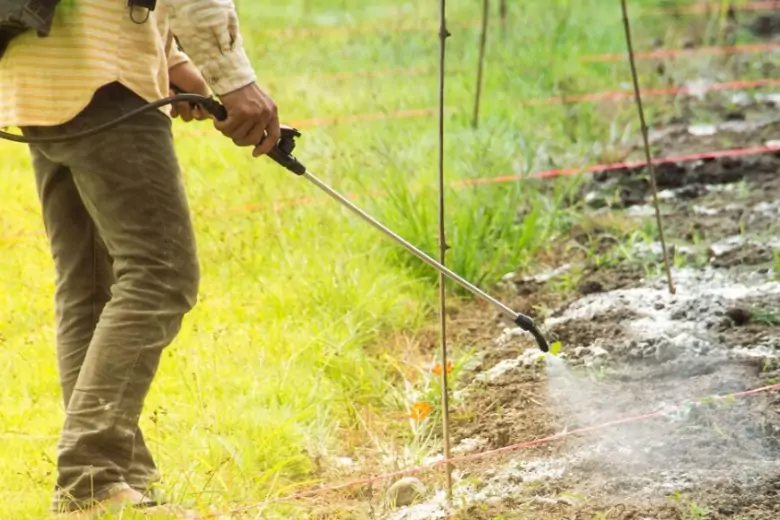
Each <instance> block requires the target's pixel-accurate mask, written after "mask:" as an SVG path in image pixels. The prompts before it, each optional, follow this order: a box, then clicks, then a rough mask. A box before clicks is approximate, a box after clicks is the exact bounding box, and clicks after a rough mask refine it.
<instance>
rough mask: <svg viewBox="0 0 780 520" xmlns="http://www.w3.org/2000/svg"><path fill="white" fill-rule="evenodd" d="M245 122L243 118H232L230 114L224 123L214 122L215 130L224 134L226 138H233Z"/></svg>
mask: <svg viewBox="0 0 780 520" xmlns="http://www.w3.org/2000/svg"><path fill="white" fill-rule="evenodd" d="M244 122H245V120H244V119H243V118H240V117H235V116H231V115H230V113H228V117H227V119H225V120H224V121H218V120H214V128H216V129H217V130H219V131H220V132H222V135H224V136H225V137H233V136H234V135H235V132H236V130H237V129H238V127H239V126H240V125H241V124H242V123H244Z"/></svg>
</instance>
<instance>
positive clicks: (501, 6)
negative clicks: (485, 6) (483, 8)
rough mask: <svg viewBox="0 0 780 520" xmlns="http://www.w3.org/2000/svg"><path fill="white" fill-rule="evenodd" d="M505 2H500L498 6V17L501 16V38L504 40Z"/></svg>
mask: <svg viewBox="0 0 780 520" xmlns="http://www.w3.org/2000/svg"><path fill="white" fill-rule="evenodd" d="M506 1H507V0H501V5H500V6H499V15H500V16H501V37H502V38H503V39H505V40H506V17H507V5H506Z"/></svg>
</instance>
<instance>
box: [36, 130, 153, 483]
mask: <svg viewBox="0 0 780 520" xmlns="http://www.w3.org/2000/svg"><path fill="white" fill-rule="evenodd" d="M31 155H32V162H33V167H34V169H35V180H36V185H37V187H38V197H39V199H40V202H41V207H42V213H43V223H44V228H45V229H46V233H47V235H48V237H49V242H50V246H51V251H52V257H53V259H54V265H55V272H56V288H55V314H56V330H57V333H56V335H57V364H58V368H59V374H60V386H61V389H62V399H63V404H64V406H65V408H66V409H67V406H68V403H69V402H70V398H71V395H72V393H73V387H74V386H75V384H76V379H77V378H78V376H79V372H80V370H81V365H82V364H83V362H84V358H85V357H86V354H87V348H88V347H89V344H90V341H91V340H92V335H93V334H94V332H95V327H96V326H97V323H98V320H99V318H100V314H101V313H102V312H103V307H104V306H105V305H106V303H108V301H109V300H110V299H111V286H112V285H113V284H114V282H115V278H114V275H113V271H112V261H111V258H110V257H109V255H108V252H107V251H106V247H105V244H103V241H102V240H101V238H100V236H99V235H98V233H97V229H96V227H95V224H94V222H93V221H92V217H90V216H89V213H88V212H87V210H86V208H85V207H84V203H83V202H82V200H81V196H80V194H79V192H78V189H77V188H76V184H75V183H74V182H73V175H72V174H71V172H70V170H69V169H68V168H67V167H65V166H63V165H61V164H57V163H55V162H52V161H50V160H49V159H47V158H46V156H44V155H43V153H41V152H40V151H39V150H38V149H37V147H35V146H32V147H31ZM159 478H160V475H159V472H158V471H157V467H156V465H155V463H154V459H153V457H152V454H151V452H150V451H149V449H148V447H147V446H146V443H145V442H144V437H143V434H142V433H141V431H140V429H139V430H138V431H137V432H136V435H135V442H134V449H133V461H132V462H131V464H130V468H129V469H128V471H127V474H126V476H125V479H126V481H127V483H128V484H129V485H130V486H131V487H132V488H134V489H136V490H138V491H141V492H145V491H146V490H147V488H148V487H149V486H150V485H151V484H153V483H154V482H156V481H158V480H159Z"/></svg>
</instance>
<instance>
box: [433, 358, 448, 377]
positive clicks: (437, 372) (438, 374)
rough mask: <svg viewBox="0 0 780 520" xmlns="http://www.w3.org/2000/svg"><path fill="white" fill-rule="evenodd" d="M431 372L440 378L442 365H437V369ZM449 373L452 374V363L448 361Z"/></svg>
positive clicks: (434, 368)
mask: <svg viewBox="0 0 780 520" xmlns="http://www.w3.org/2000/svg"><path fill="white" fill-rule="evenodd" d="M431 372H433V373H434V374H435V375H437V376H440V375H441V363H437V364H436V366H435V367H433V368H432V369H431ZM447 373H448V374H450V373H452V361H447Z"/></svg>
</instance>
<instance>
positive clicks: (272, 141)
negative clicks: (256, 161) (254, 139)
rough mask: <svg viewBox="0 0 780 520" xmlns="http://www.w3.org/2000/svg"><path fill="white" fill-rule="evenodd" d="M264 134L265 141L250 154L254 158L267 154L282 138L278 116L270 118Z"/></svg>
mask: <svg viewBox="0 0 780 520" xmlns="http://www.w3.org/2000/svg"><path fill="white" fill-rule="evenodd" d="M266 132H267V134H268V135H267V136H266V137H265V140H264V141H263V142H262V143H261V144H260V145H259V146H257V147H256V148H255V149H254V151H253V152H252V155H253V156H254V157H259V156H261V155H265V154H267V153H268V152H270V151H271V150H272V149H273V147H274V146H276V143H278V142H279V138H280V137H281V136H282V131H281V128H280V125H279V117H278V116H276V115H274V116H273V117H272V118H271V122H270V124H269V125H268V128H266Z"/></svg>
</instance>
